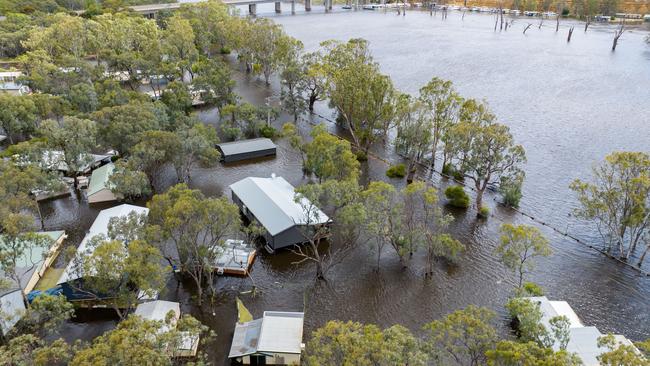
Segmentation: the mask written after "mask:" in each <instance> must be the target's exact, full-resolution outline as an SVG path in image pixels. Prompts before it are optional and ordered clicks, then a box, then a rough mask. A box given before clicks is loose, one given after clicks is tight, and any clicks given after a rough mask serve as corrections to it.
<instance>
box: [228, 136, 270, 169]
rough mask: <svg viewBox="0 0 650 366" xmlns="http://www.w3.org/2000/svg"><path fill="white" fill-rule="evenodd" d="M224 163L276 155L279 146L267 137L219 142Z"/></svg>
mask: <svg viewBox="0 0 650 366" xmlns="http://www.w3.org/2000/svg"><path fill="white" fill-rule="evenodd" d="M217 148H218V149H219V152H220V153H221V160H222V161H223V162H224V163H231V162H235V161H241V160H247V159H254V158H263V157H267V156H275V154H276V150H277V146H276V145H275V144H274V143H273V141H271V140H270V139H267V138H257V139H250V140H240V141H233V142H224V143H220V144H217Z"/></svg>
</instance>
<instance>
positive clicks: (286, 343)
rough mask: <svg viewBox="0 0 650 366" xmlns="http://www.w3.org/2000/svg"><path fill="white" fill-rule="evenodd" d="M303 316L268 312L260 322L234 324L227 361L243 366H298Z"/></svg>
mask: <svg viewBox="0 0 650 366" xmlns="http://www.w3.org/2000/svg"><path fill="white" fill-rule="evenodd" d="M304 318H305V316H304V314H303V313H298V312H286V311H265V312H264V316H263V317H262V318H261V319H255V320H252V321H249V322H245V323H237V324H236V325H235V334H234V336H233V339H232V345H231V347H230V353H229V354H228V358H230V359H232V360H235V361H236V362H239V363H241V364H243V365H299V364H300V356H301V353H302V351H303V349H304V344H303V343H302V329H303V323H304Z"/></svg>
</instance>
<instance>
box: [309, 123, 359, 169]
mask: <svg viewBox="0 0 650 366" xmlns="http://www.w3.org/2000/svg"><path fill="white" fill-rule="evenodd" d="M311 136H312V138H313V139H312V140H311V141H310V142H308V143H306V144H304V145H303V147H302V150H303V151H304V153H305V164H304V169H305V171H308V172H312V173H314V174H315V175H316V176H317V177H318V180H319V182H323V181H324V180H329V179H336V180H343V181H344V180H353V181H357V179H358V178H359V161H358V160H357V158H356V155H354V153H353V152H352V148H351V147H350V143H349V142H348V141H346V140H344V139H341V138H338V137H336V136H333V135H331V134H330V133H329V132H327V130H325V127H324V126H322V125H320V126H316V127H315V128H314V129H313V130H312V131H311Z"/></svg>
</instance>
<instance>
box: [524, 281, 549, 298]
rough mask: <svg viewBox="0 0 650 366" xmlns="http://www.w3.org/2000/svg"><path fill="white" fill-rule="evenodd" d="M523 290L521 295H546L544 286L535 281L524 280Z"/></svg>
mask: <svg viewBox="0 0 650 366" xmlns="http://www.w3.org/2000/svg"><path fill="white" fill-rule="evenodd" d="M521 291H522V294H521V296H544V289H543V288H542V286H540V285H538V284H536V283H534V282H524V286H523V287H522V289H521Z"/></svg>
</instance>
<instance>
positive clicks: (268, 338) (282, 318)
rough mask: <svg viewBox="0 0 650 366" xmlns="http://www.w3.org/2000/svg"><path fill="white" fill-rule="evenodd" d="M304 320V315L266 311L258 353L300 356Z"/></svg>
mask: <svg viewBox="0 0 650 366" xmlns="http://www.w3.org/2000/svg"><path fill="white" fill-rule="evenodd" d="M304 319H305V315H304V314H303V313H295V312H283V311H265V312H264V318H263V319H262V329H261V331H260V339H259V342H258V344H257V351H258V352H277V353H298V354H299V353H300V352H301V351H302V347H301V345H302V325H303V322H304Z"/></svg>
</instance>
